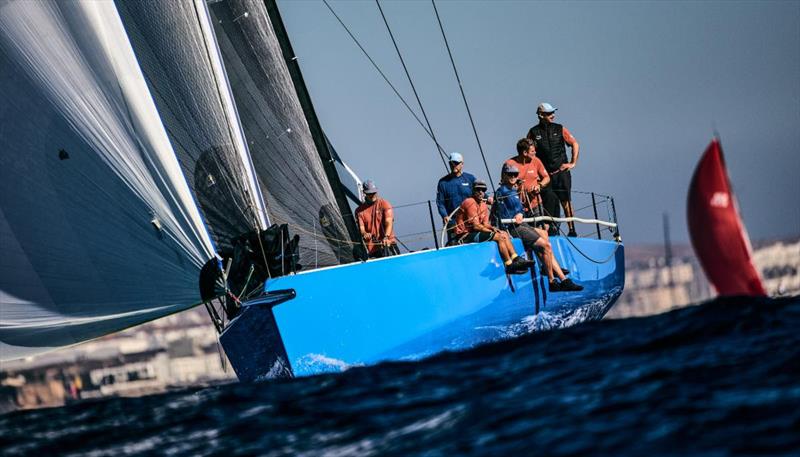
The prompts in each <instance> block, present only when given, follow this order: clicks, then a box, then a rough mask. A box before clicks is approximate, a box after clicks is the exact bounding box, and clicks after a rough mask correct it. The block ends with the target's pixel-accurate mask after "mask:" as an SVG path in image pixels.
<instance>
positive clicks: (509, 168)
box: [503, 163, 519, 174]
mask: <svg viewBox="0 0 800 457" xmlns="http://www.w3.org/2000/svg"><path fill="white" fill-rule="evenodd" d="M503 173H506V174H508V173H517V174H519V168H517V167H516V166H514V165H511V164H509V163H504V164H503Z"/></svg>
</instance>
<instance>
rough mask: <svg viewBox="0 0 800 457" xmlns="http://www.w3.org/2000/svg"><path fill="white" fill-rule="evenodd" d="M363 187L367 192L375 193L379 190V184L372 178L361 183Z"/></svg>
mask: <svg viewBox="0 0 800 457" xmlns="http://www.w3.org/2000/svg"><path fill="white" fill-rule="evenodd" d="M361 189H362V190H363V191H364V193H365V194H375V193H377V192H378V186H376V185H375V181H373V180H371V179H368V180H366V181H364V184H362V185H361Z"/></svg>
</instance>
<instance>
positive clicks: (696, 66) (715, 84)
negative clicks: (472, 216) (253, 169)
mask: <svg viewBox="0 0 800 457" xmlns="http://www.w3.org/2000/svg"><path fill="white" fill-rule="evenodd" d="M381 4H382V6H383V8H384V11H385V13H386V14H387V16H388V19H389V22H390V24H391V26H392V31H393V32H394V34H395V37H396V38H397V40H398V42H399V45H400V48H401V51H402V52H403V56H404V58H405V59H406V63H407V64H408V66H409V69H410V72H411V75H412V77H413V78H414V82H415V84H416V86H417V90H418V91H419V93H420V96H421V98H422V102H423V104H424V106H425V109H426V111H427V113H428V115H429V117H430V119H431V122H432V124H433V128H434V130H435V132H436V134H437V137H438V138H439V141H440V143H441V144H442V145H443V146H444V147H445V149H447V150H448V151H451V150H456V151H459V152H461V153H463V154H464V156H465V158H466V169H467V170H468V171H470V172H472V173H473V174H476V175H477V176H478V177H480V178H483V179H486V172H485V171H484V168H483V165H482V163H481V160H480V156H479V153H478V149H477V145H476V142H475V139H474V136H473V134H472V130H471V127H470V125H469V120H468V118H467V115H466V111H465V109H464V105H463V102H462V101H461V96H460V93H459V91H458V86H457V84H456V82H455V78H454V76H453V72H452V69H451V67H450V62H449V60H448V58H447V53H446V50H445V48H444V44H443V41H442V39H441V35H440V32H439V30H438V26H437V24H436V18H435V16H434V14H433V9H432V7H431V4H430V2H428V1H415V2H410V1H404V2H389V1H387V2H382V3H381ZM332 5H333V7H334V8H335V9H336V11H337V13H338V14H339V15H340V16H341V17H342V19H343V20H344V21H345V23H346V24H347V25H348V26H349V27H350V28H351V30H352V31H353V33H354V34H355V35H356V37H358V38H359V40H361V42H362V44H363V45H364V46H365V48H366V49H367V50H368V51H369V52H370V53H371V54H372V56H373V58H374V59H375V60H376V61H377V62H378V64H379V65H380V66H381V68H382V69H383V70H384V72H385V73H387V75H388V76H389V78H390V79H391V80H392V81H393V82H394V83H395V84H396V85H397V86H398V88H399V90H400V91H401V93H402V94H403V95H404V96H405V97H406V99H407V100H408V101H409V103H411V104H412V106H415V105H414V104H413V101H414V99H413V94H412V92H411V89H410V86H409V85H408V83H407V82H406V79H405V76H404V74H403V72H402V67H401V66H400V62H399V60H398V59H397V56H396V54H395V51H394V49H393V47H392V44H391V41H390V39H389V36H388V34H387V32H386V29H385V26H384V25H383V22H382V19H381V17H380V14H379V12H378V9H377V7H376V5H375V3H374V2H370V1H334V2H332ZM279 6H280V8H281V12H282V14H283V19H284V22H285V23H286V27H287V29H288V31H289V35H290V38H291V40H292V44H293V46H294V49H295V52H296V53H297V55H298V58H299V62H300V65H301V68H302V70H303V74H304V77H305V80H306V84H307V85H308V87H309V91H310V92H311V95H312V98H313V100H314V104H315V108H316V111H317V113H318V115H319V118H320V121H321V123H322V126H323V128H324V129H325V130H326V131H327V133H328V135H329V137H330V138H331V141H332V142H333V144H334V145H335V147H336V148H337V150H338V152H339V153H340V155H342V156H343V158H344V159H345V161H347V162H348V163H349V164H350V165H351V166H352V167H353V168H354V169H355V170H356V171H357V172H358V173H359V175H360V176H361V177H362V178H368V177H369V178H373V179H375V180H376V182H377V183H378V185H379V187H380V188H381V193H382V195H383V196H384V197H386V198H388V199H389V200H390V201H391V202H393V203H394V204H395V205H400V204H404V203H410V202H415V201H421V200H427V199H429V198H433V197H434V195H435V186H436V182H437V180H438V178H439V177H440V176H441V175H442V174H443V171H444V168H443V165H442V163H441V160H440V159H439V158H438V156H437V155H436V152H435V149H434V146H433V143H432V142H431V140H430V139H429V138H428V137H427V136H426V135H425V133H424V132H423V131H422V129H421V128H420V127H419V126H418V125H417V124H416V121H415V120H414V119H413V118H412V117H411V115H410V114H409V113H408V112H407V111H406V110H405V108H404V107H403V106H402V105H401V103H400V101H399V100H398V99H397V98H396V97H395V95H394V94H393V93H392V92H391V90H390V89H389V87H388V86H387V85H386V84H385V83H384V82H383V80H382V79H381V78H380V76H379V75H378V74H377V72H376V71H375V70H374V69H373V68H372V67H371V66H370V64H369V62H368V61H367V60H366V58H365V57H364V56H363V55H362V54H361V53H360V51H359V50H358V48H357V47H356V46H355V44H354V43H353V42H352V41H351V40H350V38H349V37H348V36H347V35H346V33H345V32H344V30H343V29H342V28H341V26H340V25H339V24H338V23H337V22H336V20H335V19H334V17H333V16H332V15H331V14H330V13H329V12H328V10H327V9H326V8H325V6H324V4H323V3H322V2H321V1H291V2H287V1H283V2H281V3H280V4H279ZM437 6H438V7H439V13H440V14H441V16H442V21H443V23H444V27H445V30H446V32H447V34H448V40H449V41H450V45H451V48H452V51H453V54H454V57H455V59H456V64H457V66H458V69H459V72H460V75H461V80H462V82H463V85H464V89H465V91H466V94H467V98H468V100H469V102H470V105H471V108H472V113H473V116H474V118H475V123H476V126H477V129H478V133H479V135H480V138H481V142H482V144H483V148H484V151H485V152H486V154H487V159H488V162H489V165H490V169H491V170H492V173H494V174H495V176H493V178H494V179H495V182H496V181H497V176H496V175H497V174H499V168H500V165H501V163H502V161H503V160H504V159H506V158H508V157H509V156H511V155H514V154H515V149H514V146H515V143H516V141H517V140H518V139H519V138H521V137H522V136H524V135H525V133H526V132H527V130H528V128H529V127H530V126H531V125H533V124H534V123H535V122H536V121H535V109H536V105H537V104H538V103H539V102H541V101H547V102H550V103H551V104H553V105H554V106H556V107H557V108H559V111H558V113H557V115H558V116H557V122H560V123H563V124H564V125H565V126H567V127H568V128H569V129H570V130H571V131H572V133H573V134H574V135H575V137H576V138H577V139H578V140H579V141H580V144H581V154H580V160H579V164H578V167H577V168H576V169H575V170H574V171H573V188H574V189H579V190H593V191H596V192H599V193H604V194H611V195H614V196H615V197H616V202H617V211H618V214H619V219H620V223H621V230H622V235H623V238H624V240H625V241H626V242H634V243H639V242H660V240H661V237H662V231H661V214H662V212H664V211H666V212H668V213H669V214H670V216H671V218H672V229H673V239H674V240H676V241H679V242H680V241H686V240H687V239H688V234H687V232H686V216H685V202H686V191H687V188H688V184H689V179H690V177H691V174H692V171H693V170H694V166H695V164H696V163H697V160H698V159H699V157H700V154H701V153H702V152H703V150H704V149H705V147H706V146H707V144H708V142H709V140H710V139H711V136H712V132H713V128H714V126H716V128H717V130H718V131H719V133H720V135H721V138H722V145H723V148H724V151H725V154H726V159H727V162H728V167H729V173H730V176H731V180H732V182H733V185H734V190H735V192H736V194H737V196H738V198H739V202H740V207H741V210H742V213H743V217H744V220H745V224H746V225H747V228H748V230H749V232H750V235H751V237H752V238H753V239H760V238H765V237H774V236H784V235H793V234H798V233H800V202H798V199H800V177H799V176H798V175H799V174H800V2H797V1H779V2H766V1H759V2H526V1H519V2H477V1H474V2H462V1H440V2H437ZM423 216H424V217H423ZM399 217H405V219H412V218H416V219H417V220H420V221H424V220H425V219H426V218H427V213H422V212H417V213H416V214H415V215H413V216H411V215H405V216H403V215H402V213H401V215H400V216H399ZM423 225H424V224H423Z"/></svg>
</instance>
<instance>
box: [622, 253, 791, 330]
mask: <svg viewBox="0 0 800 457" xmlns="http://www.w3.org/2000/svg"><path fill="white" fill-rule="evenodd" d="M674 251H675V252H677V253H679V255H677V256H676V257H674V258H673V259H672V267H671V268H667V266H666V260H665V258H664V255H663V248H661V247H655V246H646V247H628V248H627V250H626V256H627V258H626V266H625V269H626V272H625V291H624V292H623V294H622V296H621V297H620V299H619V301H618V302H617V304H616V305H615V306H614V307H613V308H612V309H611V311H610V312H609V313H608V316H607V317H608V318H611V319H613V318H620V317H632V316H646V315H650V314H658V313H662V312H665V311H669V310H671V309H674V308H679V307H682V306H686V305H690V304H697V303H700V302H702V301H705V300H708V299H710V298H713V297H714V296H716V293H715V292H714V290H713V288H712V287H711V286H710V285H709V283H708V281H707V280H706V277H705V273H703V269H702V268H701V267H700V264H699V263H698V262H697V259H696V258H695V257H694V254H693V252H692V251H691V248H690V247H689V246H686V245H683V246H675V247H674ZM753 263H754V264H755V266H756V269H757V270H758V271H759V273H760V274H761V277H762V279H763V282H764V287H765V288H766V290H767V293H768V294H769V295H770V296H781V295H797V294H800V239H794V240H788V241H786V240H784V241H777V242H775V241H773V242H767V243H760V244H759V245H758V246H757V247H756V248H755V249H754V250H753Z"/></svg>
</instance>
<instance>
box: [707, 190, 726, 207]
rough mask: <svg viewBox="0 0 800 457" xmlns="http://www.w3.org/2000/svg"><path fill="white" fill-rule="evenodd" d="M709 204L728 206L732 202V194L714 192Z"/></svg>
mask: <svg viewBox="0 0 800 457" xmlns="http://www.w3.org/2000/svg"><path fill="white" fill-rule="evenodd" d="M709 204H710V205H711V206H713V207H714V208H727V207H728V205H729V204H730V196H729V195H728V193H727V192H714V195H712V196H711V201H710V202H709Z"/></svg>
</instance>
